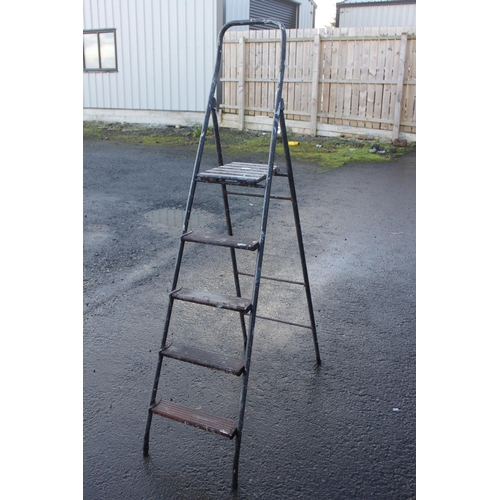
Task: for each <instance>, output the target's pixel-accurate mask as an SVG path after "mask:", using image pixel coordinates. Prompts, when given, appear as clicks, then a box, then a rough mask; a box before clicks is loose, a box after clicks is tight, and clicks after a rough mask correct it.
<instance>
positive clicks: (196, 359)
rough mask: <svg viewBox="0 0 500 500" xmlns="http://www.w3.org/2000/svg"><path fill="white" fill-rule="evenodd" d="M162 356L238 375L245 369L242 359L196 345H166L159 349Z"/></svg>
mask: <svg viewBox="0 0 500 500" xmlns="http://www.w3.org/2000/svg"><path fill="white" fill-rule="evenodd" d="M160 352H161V354H162V356H166V357H167V358H173V359H178V360H180V361H186V362H187V363H193V364H194V365H200V366H206V367H208V368H213V369H215V370H220V371H223V372H226V373H231V374H232V375H236V376H240V375H241V374H242V373H243V371H244V370H245V364H244V363H243V361H241V360H239V359H236V358H233V357H231V356H226V355H224V354H215V353H212V352H207V351H204V350H202V349H198V348H197V347H187V346H177V345H176V346H174V345H172V344H168V345H166V346H165V347H164V348H163V349H162V350H161V351H160Z"/></svg>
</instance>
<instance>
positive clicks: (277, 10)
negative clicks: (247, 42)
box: [250, 0, 300, 29]
mask: <svg viewBox="0 0 500 500" xmlns="http://www.w3.org/2000/svg"><path fill="white" fill-rule="evenodd" d="M299 5H300V4H298V3H295V2H292V1H290V0H250V17H251V18H252V19H274V20H275V21H281V22H282V23H283V24H284V25H285V28H287V29H293V28H296V27H297V26H298V24H297V23H298V20H299ZM255 29H259V27H258V26H256V27H255Z"/></svg>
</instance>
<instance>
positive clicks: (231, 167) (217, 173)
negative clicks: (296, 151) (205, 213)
mask: <svg viewBox="0 0 500 500" xmlns="http://www.w3.org/2000/svg"><path fill="white" fill-rule="evenodd" d="M267 170H268V166H267V165H262V164H259V163H241V162H232V163H227V164H226V165H221V166H219V167H214V168H211V169H209V170H206V171H205V172H200V173H199V174H198V176H197V177H196V180H197V181H201V182H218V183H221V182H224V183H226V184H239V185H246V186H247V185H254V184H257V183H259V182H261V181H263V180H264V179H265V178H266V177H267ZM273 172H274V173H278V172H279V167H278V165H274V166H273Z"/></svg>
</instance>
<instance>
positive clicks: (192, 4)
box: [83, 0, 218, 111]
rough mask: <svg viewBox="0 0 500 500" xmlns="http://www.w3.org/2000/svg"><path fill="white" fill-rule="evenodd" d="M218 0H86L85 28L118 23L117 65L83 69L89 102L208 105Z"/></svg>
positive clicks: (174, 107)
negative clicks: (115, 68)
mask: <svg viewBox="0 0 500 500" xmlns="http://www.w3.org/2000/svg"><path fill="white" fill-rule="evenodd" d="M217 2H218V0H84V2H83V3H84V11H83V24H84V26H83V29H84V30H85V29H101V28H102V29H104V28H115V29H116V42H117V62H118V71H117V72H111V73H104V72H103V73H99V72H92V73H91V72H89V73H84V74H83V79H84V82H83V88H84V92H83V105H84V108H112V109H133V110H136V109H145V110H148V109H149V110H172V111H204V110H205V107H206V100H207V97H208V90H209V88H210V83H211V80H212V72H213V67H214V64H215V50H216V39H217V32H218V30H217Z"/></svg>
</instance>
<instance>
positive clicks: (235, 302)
mask: <svg viewBox="0 0 500 500" xmlns="http://www.w3.org/2000/svg"><path fill="white" fill-rule="evenodd" d="M171 296H172V297H173V298H174V299H178V300H185V301H186V302H195V303H196V304H204V305H206V306H213V307H217V308H219V309H229V310H231V311H238V312H243V313H247V312H248V311H250V309H252V302H251V301H250V300H248V299H244V298H243V297H233V296H231V295H222V294H220V293H212V292H204V291H201V290H192V289H191V288H179V289H178V290H174V291H173V292H172V293H171Z"/></svg>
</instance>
